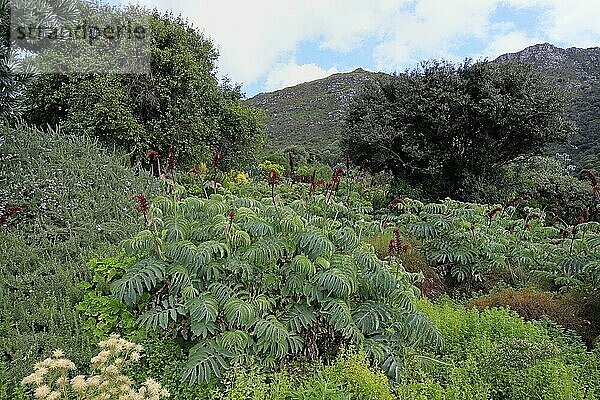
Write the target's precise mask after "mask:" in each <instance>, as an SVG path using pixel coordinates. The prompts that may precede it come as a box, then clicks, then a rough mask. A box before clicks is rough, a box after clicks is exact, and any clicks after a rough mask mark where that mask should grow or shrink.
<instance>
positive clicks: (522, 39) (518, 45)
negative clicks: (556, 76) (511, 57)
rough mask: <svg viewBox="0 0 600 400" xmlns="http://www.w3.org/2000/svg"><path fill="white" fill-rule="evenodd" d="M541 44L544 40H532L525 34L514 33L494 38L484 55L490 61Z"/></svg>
mask: <svg viewBox="0 0 600 400" xmlns="http://www.w3.org/2000/svg"><path fill="white" fill-rule="evenodd" d="M540 42H543V40H542V39H535V38H532V37H531V36H529V35H528V34H527V33H525V32H521V31H512V32H508V33H504V34H500V35H498V36H496V37H494V38H493V39H492V41H491V42H490V43H489V44H488V46H487V48H486V49H485V50H484V52H483V55H484V57H487V58H489V59H495V58H496V57H498V56H499V55H502V54H506V53H516V52H518V51H521V50H523V49H524V48H525V47H527V46H530V45H532V44H533V43H540Z"/></svg>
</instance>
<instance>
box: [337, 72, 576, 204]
mask: <svg viewBox="0 0 600 400" xmlns="http://www.w3.org/2000/svg"><path fill="white" fill-rule="evenodd" d="M565 104H566V98H565V96H564V95H563V94H562V93H561V92H560V91H559V90H558V89H557V88H556V87H554V86H552V85H551V84H550V83H549V81H547V80H546V79H545V78H544V77H542V76H541V75H539V74H537V73H536V72H534V71H533V70H532V68H531V67H529V66H526V65H513V64H494V63H491V62H478V63H472V62H470V61H465V62H464V63H462V64H459V65H454V64H451V63H448V62H444V61H429V62H424V63H423V64H422V66H421V68H419V69H415V70H412V71H407V72H406V73H403V74H398V75H394V76H391V77H389V79H385V80H380V81H378V82H377V83H375V84H373V85H371V86H369V87H367V88H366V89H365V90H364V91H363V92H361V94H359V95H358V96H357V97H356V98H355V100H354V101H353V103H352V104H351V106H350V110H349V115H348V117H347V132H346V135H345V138H344V147H345V148H346V150H347V151H348V152H349V154H350V155H351V156H352V157H353V158H354V159H355V160H356V161H358V162H360V161H362V160H365V159H366V160H368V161H369V166H370V167H371V168H372V169H373V170H375V171H382V170H388V171H391V172H393V173H394V175H395V176H396V177H398V178H401V179H403V180H406V181H408V182H409V183H410V184H412V185H415V186H420V187H422V188H423V189H424V191H425V193H426V195H427V196H430V197H432V198H435V197H445V196H451V197H456V193H457V190H459V189H464V188H463V187H462V185H463V183H464V182H465V181H467V180H468V179H470V178H472V177H473V176H477V177H481V176H485V175H486V174H488V173H489V172H490V171H493V170H494V168H496V167H498V166H499V165H502V164H505V163H507V162H509V161H512V160H515V159H516V158H518V157H522V156H528V155H530V154H534V153H541V152H543V150H544V148H545V147H546V145H547V144H549V143H551V142H561V141H564V140H566V139H567V137H568V136H569V135H570V134H571V133H572V132H573V130H574V125H573V124H572V123H571V122H570V121H569V120H568V119H567V118H566V117H565Z"/></svg>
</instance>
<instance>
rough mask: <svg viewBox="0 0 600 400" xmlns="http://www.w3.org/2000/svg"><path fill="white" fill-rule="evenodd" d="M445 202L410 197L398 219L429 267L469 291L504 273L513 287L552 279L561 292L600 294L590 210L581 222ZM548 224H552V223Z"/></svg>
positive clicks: (512, 205)
mask: <svg viewBox="0 0 600 400" xmlns="http://www.w3.org/2000/svg"><path fill="white" fill-rule="evenodd" d="M520 201H522V199H514V200H513V201H511V202H509V203H507V204H505V205H504V206H496V207H492V206H485V205H480V204H473V203H461V202H457V201H452V200H445V201H444V202H441V203H431V204H424V203H422V202H420V201H417V200H410V199H403V200H402V201H400V202H398V203H397V204H396V205H395V208H397V209H398V210H399V213H398V215H397V216H395V217H393V218H392V220H393V221H394V222H396V223H398V224H399V225H400V226H401V228H400V229H401V230H402V231H403V232H404V233H405V234H407V235H410V236H412V237H416V238H418V239H419V240H420V241H421V244H422V246H423V248H424V251H425V254H426V255H427V257H428V259H429V261H430V262H431V263H432V264H433V265H435V266H437V268H438V269H439V270H440V271H441V272H442V273H443V274H448V275H449V276H450V277H452V278H453V279H454V280H455V281H456V282H457V283H459V284H464V285H465V287H466V289H467V290H471V289H473V287H477V285H478V284H479V288H480V289H481V288H482V287H483V286H482V285H483V284H484V283H485V282H489V280H490V277H493V276H500V275H502V274H505V276H507V277H508V279H507V280H508V282H507V283H509V284H517V285H518V284H526V283H532V278H534V277H535V276H538V277H543V278H547V279H550V280H551V282H552V283H553V284H554V285H556V288H559V289H562V290H567V289H576V290H582V291H596V290H598V289H599V288H600V287H599V284H600V263H599V260H600V224H599V223H598V222H594V221H589V214H588V213H587V210H584V211H583V212H582V215H581V216H580V217H579V218H578V219H577V220H576V221H574V222H572V223H567V222H566V221H564V220H562V219H561V218H559V217H555V218H548V216H547V215H546V214H544V212H543V210H539V209H532V208H519V202H520ZM546 219H548V220H549V221H546Z"/></svg>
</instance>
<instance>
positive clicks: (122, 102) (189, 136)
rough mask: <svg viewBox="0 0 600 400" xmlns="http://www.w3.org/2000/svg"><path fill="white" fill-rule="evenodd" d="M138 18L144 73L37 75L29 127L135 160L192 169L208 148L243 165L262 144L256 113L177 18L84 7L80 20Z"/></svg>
mask: <svg viewBox="0 0 600 400" xmlns="http://www.w3.org/2000/svg"><path fill="white" fill-rule="evenodd" d="M93 13H112V14H114V15H116V16H117V17H118V16H123V17H127V16H129V15H130V14H135V13H137V14H142V15H145V16H146V17H147V19H148V20H149V25H150V28H151V31H152V35H151V42H150V53H151V59H150V73H148V74H116V73H114V74H113V73H93V72H90V73H84V74H83V73H80V74H76V73H68V74H53V75H44V76H42V77H41V78H40V79H38V80H37V82H36V83H35V84H34V87H33V88H32V89H31V90H30V91H29V99H30V103H31V104H32V108H31V110H30V111H29V112H28V113H27V119H28V120H29V122H32V123H35V124H37V125H40V126H45V125H46V124H51V125H53V124H62V125H63V129H64V131H66V133H71V134H82V133H85V134H89V135H92V136H96V137H98V138H100V139H101V140H102V141H104V142H105V143H110V144H117V145H120V146H122V147H124V148H126V149H127V150H128V151H130V152H131V153H132V154H133V155H134V156H136V157H137V158H138V159H139V158H141V157H143V155H144V154H145V153H146V152H147V151H148V150H149V149H153V150H156V151H158V152H159V153H160V154H163V155H166V154H167V153H168V152H171V151H172V152H173V153H174V154H175V157H176V159H177V161H178V164H179V165H183V166H191V165H192V164H195V163H197V162H199V161H200V160H201V158H202V157H203V156H204V158H210V157H212V153H213V152H214V151H220V152H222V153H223V154H224V160H223V161H224V163H226V164H227V165H228V166H234V165H235V164H236V163H241V162H244V161H246V160H247V159H248V157H249V155H250V154H252V152H253V151H254V149H255V148H256V146H258V145H259V144H260V143H261V141H262V128H261V118H262V115H261V114H260V113H258V112H257V111H254V110H253V109H251V108H250V107H248V106H246V105H245V104H244V103H243V102H242V98H243V95H242V93H241V92H240V90H239V87H237V86H235V85H232V84H230V83H229V82H228V81H225V82H223V83H222V84H219V81H218V79H217V77H216V73H217V71H216V60H217V58H218V52H217V50H216V48H215V47H214V45H213V43H212V41H211V40H210V39H208V38H206V37H205V36H204V35H203V34H202V33H201V32H200V31H199V30H198V29H196V28H194V27H193V26H192V25H190V24H189V23H188V22H187V21H185V20H183V19H182V18H181V17H174V16H173V15H172V14H161V13H159V12H158V11H153V12H150V11H148V10H145V9H140V8H135V9H133V10H132V9H131V8H125V9H119V8H115V7H112V6H106V5H90V4H87V9H86V10H85V11H84V16H85V15H88V14H93Z"/></svg>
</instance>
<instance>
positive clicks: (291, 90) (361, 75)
mask: <svg viewBox="0 0 600 400" xmlns="http://www.w3.org/2000/svg"><path fill="white" fill-rule="evenodd" d="M385 75H386V74H383V73H374V72H368V71H365V70H363V69H361V68H359V69H356V70H354V71H352V72H347V73H339V74H334V75H331V76H329V77H327V78H323V79H319V80H316V81H312V82H306V83H301V84H299V85H296V86H292V87H288V88H285V89H281V90H277V91H275V92H271V93H260V94H258V95H256V96H254V97H252V98H251V99H249V100H248V103H249V104H251V105H253V106H255V107H258V108H261V109H263V110H264V111H265V112H266V114H267V116H268V117H269V120H268V122H267V126H266V130H267V141H266V148H267V150H281V149H284V148H286V147H288V146H294V145H301V146H304V147H305V148H307V149H311V150H314V151H335V150H337V149H338V140H339V138H340V135H341V134H342V129H343V119H344V114H345V110H346V107H347V105H348V102H349V101H350V99H351V98H352V96H354V95H355V94H356V92H357V90H359V89H360V87H361V86H362V85H363V84H365V83H368V82H372V81H374V80H375V79H377V77H378V76H385Z"/></svg>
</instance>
